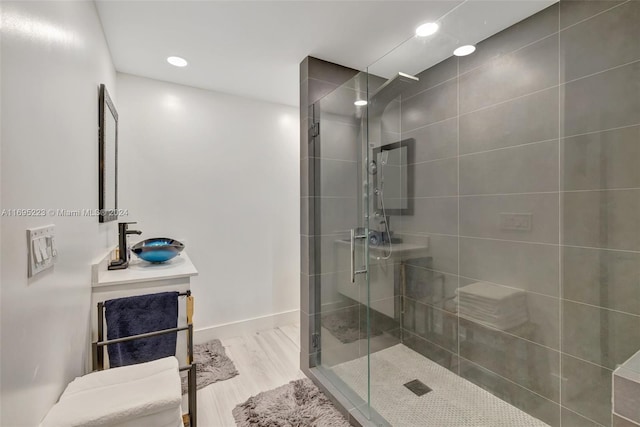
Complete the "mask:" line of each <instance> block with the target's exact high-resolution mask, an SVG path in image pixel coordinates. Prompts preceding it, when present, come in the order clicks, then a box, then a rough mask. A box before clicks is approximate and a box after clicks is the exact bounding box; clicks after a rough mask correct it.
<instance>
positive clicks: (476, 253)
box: [460, 237, 560, 297]
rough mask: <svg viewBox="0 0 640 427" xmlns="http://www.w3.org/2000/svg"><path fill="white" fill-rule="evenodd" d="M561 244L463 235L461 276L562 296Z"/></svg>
mask: <svg viewBox="0 0 640 427" xmlns="http://www.w3.org/2000/svg"><path fill="white" fill-rule="evenodd" d="M559 271H560V267H559V254H558V247H557V246H552V245H540V244H532V243H523V242H507V241H501V240H487V239H471V238H464V237H462V238H460V275H461V276H464V277H469V278H473V279H478V280H486V281H489V282H493V283H499V284H502V285H506V286H510V287H514V288H519V289H523V290H525V291H531V292H536V293H540V294H545V295H549V296H554V297H558V296H559V287H560V285H559Z"/></svg>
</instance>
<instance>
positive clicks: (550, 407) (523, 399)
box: [460, 358, 560, 427]
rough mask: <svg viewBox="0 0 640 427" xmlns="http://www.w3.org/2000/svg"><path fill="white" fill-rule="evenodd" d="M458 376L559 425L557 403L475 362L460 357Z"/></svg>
mask: <svg viewBox="0 0 640 427" xmlns="http://www.w3.org/2000/svg"><path fill="white" fill-rule="evenodd" d="M460 376H462V377H463V378H466V379H467V380H469V381H471V382H472V383H474V384H476V385H478V386H480V387H482V388H483V389H485V390H488V391H489V392H491V393H492V394H494V395H496V396H498V397H499V398H501V399H502V400H504V401H506V402H507V403H510V404H512V405H513V406H515V407H516V408H519V409H521V410H523V411H524V412H526V413H528V414H530V415H532V416H534V417H536V418H538V419H540V420H542V421H544V422H545V423H547V424H549V425H550V426H552V427H557V426H559V425H560V407H559V405H558V404H557V403H555V402H552V401H551V400H549V399H546V398H544V397H542V396H540V395H539V394H537V393H534V392H532V391H530V390H528V389H526V388H524V387H522V386H520V385H518V384H516V383H514V382H511V381H509V380H506V379H505V378H503V377H501V376H499V375H496V374H495V373H493V372H491V371H490V370H488V369H485V368H484V367H482V366H480V365H478V364H476V363H473V362H471V361H469V360H465V359H463V358H460Z"/></svg>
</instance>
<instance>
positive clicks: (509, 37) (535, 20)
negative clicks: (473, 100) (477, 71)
mask: <svg viewBox="0 0 640 427" xmlns="http://www.w3.org/2000/svg"><path fill="white" fill-rule="evenodd" d="M557 31H558V5H557V4H555V5H552V6H549V7H548V8H546V9H544V10H543V11H541V12H539V13H536V14H535V15H533V16H531V17H529V18H527V19H525V20H523V21H520V22H518V23H517V24H515V25H512V26H511V27H509V28H507V29H506V30H504V31H501V32H499V33H498V34H494V35H493V36H491V37H489V38H488V39H485V40H483V41H481V42H480V43H478V44H477V45H476V46H477V50H476V51H475V52H474V54H473V55H468V56H463V57H461V58H460V73H466V72H467V71H469V70H471V69H473V68H476V67H478V66H480V65H482V64H484V63H486V62H488V61H490V60H491V59H493V58H496V57H498V56H501V55H506V54H508V53H511V52H513V51H515V50H517V49H520V48H523V47H525V46H527V45H529V44H531V43H534V42H536V41H538V40H541V39H543V38H544V37H547V36H549V35H551V34H553V33H555V32H557Z"/></svg>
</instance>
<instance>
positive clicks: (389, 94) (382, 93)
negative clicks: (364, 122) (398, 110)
mask: <svg viewBox="0 0 640 427" xmlns="http://www.w3.org/2000/svg"><path fill="white" fill-rule="evenodd" d="M419 81H420V79H419V78H417V77H415V76H412V75H409V74H405V73H398V74H396V75H395V76H393V77H392V78H390V79H389V80H387V81H386V82H385V83H384V84H383V85H382V86H380V87H379V88H378V90H377V91H375V93H374V94H373V95H371V96H370V97H369V116H370V117H371V116H376V115H378V114H382V112H383V111H384V109H385V107H386V106H387V105H388V104H389V103H390V102H391V101H393V100H394V99H395V98H396V97H397V96H398V95H399V94H400V93H401V92H402V91H403V90H404V89H406V88H407V86H409V85H412V84H413V83H416V82H419Z"/></svg>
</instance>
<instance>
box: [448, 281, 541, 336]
mask: <svg viewBox="0 0 640 427" xmlns="http://www.w3.org/2000/svg"><path fill="white" fill-rule="evenodd" d="M456 293H457V294H458V304H459V309H458V314H459V315H460V316H461V317H464V318H467V319H469V320H471V321H474V322H479V323H484V324H486V325H488V326H490V327H492V328H496V329H500V330H507V329H511V328H515V327H517V326H520V325H522V324H523V323H526V322H527V321H528V320H529V315H528V313H527V295H526V293H525V292H523V291H521V290H518V289H510V288H505V287H503V286H498V285H494V284H492V283H486V282H476V283H472V284H470V285H467V286H463V287H461V288H459V289H458V290H457V291H456Z"/></svg>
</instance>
